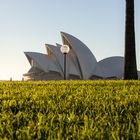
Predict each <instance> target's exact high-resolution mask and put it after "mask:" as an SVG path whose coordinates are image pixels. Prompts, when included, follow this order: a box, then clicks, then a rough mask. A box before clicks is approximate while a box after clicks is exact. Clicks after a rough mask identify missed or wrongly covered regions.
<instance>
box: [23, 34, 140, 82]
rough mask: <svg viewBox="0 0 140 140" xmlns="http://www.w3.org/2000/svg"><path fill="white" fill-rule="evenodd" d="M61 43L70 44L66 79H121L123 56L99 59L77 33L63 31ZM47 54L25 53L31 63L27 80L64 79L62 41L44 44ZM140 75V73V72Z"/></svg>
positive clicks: (26, 76) (24, 75)
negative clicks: (74, 34)
mask: <svg viewBox="0 0 140 140" xmlns="http://www.w3.org/2000/svg"><path fill="white" fill-rule="evenodd" d="M61 37H62V42H63V44H65V45H68V46H69V47H70V52H69V53H68V54H67V72H66V77H67V79H122V78H123V77H122V76H123V63H124V58H123V57H120V56H114V57H109V58H105V59H103V60H101V61H99V62H97V60H96V58H95V56H94V55H93V54H92V52H91V51H90V50H89V48H88V47H87V46H86V45H85V44H84V43H82V42H81V41H80V40H79V39H77V38H75V37H74V36H72V35H70V34H68V33H64V32H61ZM45 47H46V51H47V53H46V54H42V53H37V52H25V55H26V57H27V59H28V61H29V63H30V65H31V68H30V70H29V71H28V72H27V73H26V74H23V77H24V80H25V81H26V80H61V79H63V72H64V59H63V54H62V53H61V51H60V47H61V45H60V44H56V46H54V45H50V44H45ZM138 73H140V72H138ZM139 76H140V74H139Z"/></svg>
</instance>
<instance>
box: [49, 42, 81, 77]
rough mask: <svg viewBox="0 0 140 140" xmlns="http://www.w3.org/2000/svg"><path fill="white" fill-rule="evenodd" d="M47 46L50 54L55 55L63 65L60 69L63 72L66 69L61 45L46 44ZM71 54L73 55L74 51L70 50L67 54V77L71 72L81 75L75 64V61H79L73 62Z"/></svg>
mask: <svg viewBox="0 0 140 140" xmlns="http://www.w3.org/2000/svg"><path fill="white" fill-rule="evenodd" d="M59 46H60V45H59ZM46 48H47V51H48V52H49V54H50V55H54V56H55V58H56V60H57V63H58V64H59V66H60V67H61V68H60V69H61V71H62V72H63V71H64V57H63V54H62V53H61V51H60V47H56V46H53V45H50V44H46ZM71 55H72V51H70V52H69V54H67V65H66V66H67V77H68V75H69V74H73V75H78V76H80V73H79V72H78V70H77V69H76V66H75V63H77V62H75V63H74V62H73V59H72V57H71Z"/></svg>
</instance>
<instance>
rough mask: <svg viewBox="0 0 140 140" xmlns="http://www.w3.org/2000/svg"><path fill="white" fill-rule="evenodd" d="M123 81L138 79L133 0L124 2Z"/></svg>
mask: <svg viewBox="0 0 140 140" xmlns="http://www.w3.org/2000/svg"><path fill="white" fill-rule="evenodd" d="M124 79H125V80H127V79H128V80H129V79H138V74H137V64H136V51H135V27H134V0H126V21H125V56H124Z"/></svg>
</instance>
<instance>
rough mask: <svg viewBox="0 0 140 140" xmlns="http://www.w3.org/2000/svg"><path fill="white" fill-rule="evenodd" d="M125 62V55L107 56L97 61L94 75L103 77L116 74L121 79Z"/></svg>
mask: <svg viewBox="0 0 140 140" xmlns="http://www.w3.org/2000/svg"><path fill="white" fill-rule="evenodd" d="M123 63H124V58H123V57H119V56H114V57H108V58H105V59H103V60H101V61H99V62H98V63H97V65H96V69H95V71H94V75H98V76H101V77H112V76H116V77H118V78H120V79H121V78H122V76H123Z"/></svg>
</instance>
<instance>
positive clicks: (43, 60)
mask: <svg viewBox="0 0 140 140" xmlns="http://www.w3.org/2000/svg"><path fill="white" fill-rule="evenodd" d="M25 55H26V56H27V58H28V60H29V59H33V60H34V61H35V62H36V63H37V64H38V65H39V66H40V68H41V69H42V70H44V71H45V72H48V71H56V72H59V70H58V67H57V66H56V65H55V64H54V63H53V61H52V60H51V59H50V58H49V57H48V56H47V55H45V54H42V53H36V52H25ZM29 62H30V60H29Z"/></svg>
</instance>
